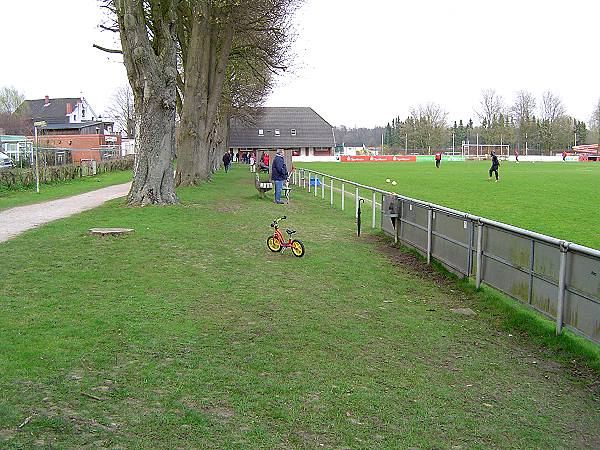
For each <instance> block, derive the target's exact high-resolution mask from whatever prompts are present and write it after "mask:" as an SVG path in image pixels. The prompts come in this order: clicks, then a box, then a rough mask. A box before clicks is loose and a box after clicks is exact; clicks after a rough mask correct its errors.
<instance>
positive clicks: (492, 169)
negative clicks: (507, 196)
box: [488, 152, 500, 183]
mask: <svg viewBox="0 0 600 450" xmlns="http://www.w3.org/2000/svg"><path fill="white" fill-rule="evenodd" d="M498 167H500V161H498V157H497V156H496V153H494V152H492V167H490V172H489V174H490V177H489V178H488V180H491V179H492V172H493V173H495V174H496V183H497V182H498Z"/></svg>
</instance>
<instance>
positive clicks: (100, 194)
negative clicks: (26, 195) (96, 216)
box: [0, 183, 131, 242]
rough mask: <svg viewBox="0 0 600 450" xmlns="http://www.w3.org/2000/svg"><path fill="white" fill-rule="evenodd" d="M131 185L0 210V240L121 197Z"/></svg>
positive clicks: (2, 240) (111, 187) (121, 185)
mask: <svg viewBox="0 0 600 450" xmlns="http://www.w3.org/2000/svg"><path fill="white" fill-rule="evenodd" d="M130 186H131V183H125V184H117V185H114V186H109V187H105V188H102V189H98V190H95V191H91V192H86V193H85V194H79V195H74V196H73V197H67V198H61V199H58V200H51V201H47V202H43V203H35V204H33V205H26V206H18V207H16V208H11V209H7V210H4V211H0V242H4V241H7V240H9V239H11V238H13V237H15V236H17V235H18V234H21V233H22V232H23V231H26V230H29V229H31V228H35V227H37V226H39V225H42V224H44V223H47V222H52V221H53V220H57V219H62V218H63V217H68V216H72V215H73V214H77V213H80V212H82V211H87V210H88V209H92V208H96V207H97V206H100V205H101V204H102V203H104V202H106V201H108V200H112V199H113V198H118V197H123V196H125V195H127V192H129V188H130Z"/></svg>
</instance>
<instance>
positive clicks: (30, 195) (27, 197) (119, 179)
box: [0, 170, 132, 210]
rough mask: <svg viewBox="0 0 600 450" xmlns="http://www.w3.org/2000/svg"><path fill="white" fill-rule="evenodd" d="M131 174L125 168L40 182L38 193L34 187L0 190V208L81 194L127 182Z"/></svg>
mask: <svg viewBox="0 0 600 450" xmlns="http://www.w3.org/2000/svg"><path fill="white" fill-rule="evenodd" d="M131 176H132V175H131V171H130V170H125V171H120V172H106V173H102V174H100V175H97V176H94V177H83V178H76V179H74V180H68V181H61V182H56V183H52V184H42V185H40V193H39V194H38V193H37V192H35V188H33V189H22V190H14V191H8V190H0V210H2V209H7V208H14V207H15V206H22V205H28V204H31V203H37V202H44V201H47V200H55V199H57V198H63V197H69V196H71V195H77V194H83V193H84V192H89V191H93V190H95V189H100V188H103V187H107V186H112V185H114V184H121V183H127V182H128V181H131Z"/></svg>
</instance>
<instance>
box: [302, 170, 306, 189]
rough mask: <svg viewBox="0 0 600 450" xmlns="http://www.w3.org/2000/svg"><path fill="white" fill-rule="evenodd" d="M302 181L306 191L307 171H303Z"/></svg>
mask: <svg viewBox="0 0 600 450" xmlns="http://www.w3.org/2000/svg"><path fill="white" fill-rule="evenodd" d="M302 181H303V184H304V189H306V170H303V171H302Z"/></svg>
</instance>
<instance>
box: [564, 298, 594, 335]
mask: <svg viewBox="0 0 600 450" xmlns="http://www.w3.org/2000/svg"><path fill="white" fill-rule="evenodd" d="M599 317H600V303H599V302H596V301H593V300H591V299H590V298H588V297H587V296H586V297H583V296H581V295H579V294H576V293H574V292H571V291H569V290H567V292H566V294H565V312H564V323H565V325H566V326H568V327H569V328H571V329H572V330H575V331H577V332H579V333H581V334H583V335H584V336H588V337H590V338H591V339H592V340H594V341H595V342H597V343H600V320H599V319H598V318H599Z"/></svg>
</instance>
